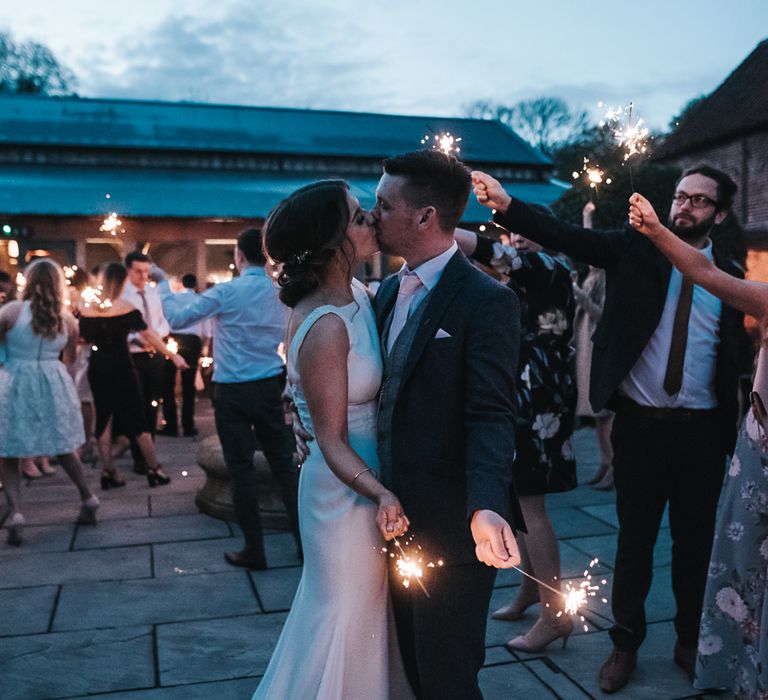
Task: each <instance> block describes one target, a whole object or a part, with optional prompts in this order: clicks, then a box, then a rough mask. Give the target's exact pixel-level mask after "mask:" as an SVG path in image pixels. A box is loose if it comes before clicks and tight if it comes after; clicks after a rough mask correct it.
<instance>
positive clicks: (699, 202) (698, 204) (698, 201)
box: [672, 192, 717, 209]
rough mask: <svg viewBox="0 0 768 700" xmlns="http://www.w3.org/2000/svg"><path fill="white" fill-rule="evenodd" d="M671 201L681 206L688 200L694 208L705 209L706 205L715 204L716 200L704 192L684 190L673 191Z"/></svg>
mask: <svg viewBox="0 0 768 700" xmlns="http://www.w3.org/2000/svg"><path fill="white" fill-rule="evenodd" d="M672 201H673V202H674V203H675V204H677V206H678V207H682V206H683V204H685V203H686V202H687V201H690V203H691V206H692V207H693V208H694V209H706V208H707V207H708V206H710V205H711V206H714V207H716V206H717V202H716V201H715V200H714V199H710V198H709V197H707V195H705V194H685V192H675V194H673V195H672Z"/></svg>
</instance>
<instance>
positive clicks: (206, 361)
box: [200, 356, 213, 369]
mask: <svg viewBox="0 0 768 700" xmlns="http://www.w3.org/2000/svg"><path fill="white" fill-rule="evenodd" d="M212 364H213V358H212V357H207V356H205V357H201V358H200V366H201V367H202V368H203V369H206V368H207V367H210V366H211V365H212Z"/></svg>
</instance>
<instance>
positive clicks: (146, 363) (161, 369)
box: [131, 352, 168, 467]
mask: <svg viewBox="0 0 768 700" xmlns="http://www.w3.org/2000/svg"><path fill="white" fill-rule="evenodd" d="M131 358H132V359H133V365H134V367H136V374H137V375H138V377H139V383H140V384H141V393H142V396H143V397H144V418H145V421H146V424H147V430H148V431H149V433H150V434H151V435H152V437H153V438H154V437H155V432H156V431H157V408H158V406H159V405H160V401H161V400H162V396H163V379H164V376H165V364H166V362H168V361H167V360H166V359H165V357H163V356H162V355H160V354H159V353H153V352H136V353H133V354H132V355H131ZM131 455H132V456H133V464H134V466H137V467H145V466H146V462H145V460H144V455H142V453H141V450H140V449H139V444H138V443H137V442H136V438H133V437H132V438H131Z"/></svg>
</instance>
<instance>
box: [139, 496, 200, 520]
mask: <svg viewBox="0 0 768 700" xmlns="http://www.w3.org/2000/svg"><path fill="white" fill-rule="evenodd" d="M149 501H150V510H151V513H152V517H153V518H157V517H164V516H168V515H197V514H198V513H199V512H200V511H199V510H198V508H197V506H196V505H195V494H194V493H191V492H186V493H170V494H158V495H154V494H153V495H151V496H150V497H149Z"/></svg>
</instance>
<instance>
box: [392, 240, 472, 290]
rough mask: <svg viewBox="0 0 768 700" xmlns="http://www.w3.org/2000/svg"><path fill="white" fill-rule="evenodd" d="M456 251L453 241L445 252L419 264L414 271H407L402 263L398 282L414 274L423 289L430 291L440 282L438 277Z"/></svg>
mask: <svg viewBox="0 0 768 700" xmlns="http://www.w3.org/2000/svg"><path fill="white" fill-rule="evenodd" d="M458 249H459V247H458V245H456V241H454V242H453V243H452V244H451V245H450V247H449V248H448V249H447V250H445V251H443V252H442V253H440V255H436V256H435V257H434V258H430V259H429V260H427V261H426V262H423V263H421V265H419V266H418V267H417V268H416V269H415V270H410V269H408V265H407V264H405V263H403V266H402V267H401V268H400V271H399V272H398V273H397V279H398V281H400V280H402V279H403V277H405V276H406V275H408V274H415V275H416V276H417V277H418V278H419V279H420V280H421V283H422V284H423V285H424V287H426V289H427V290H429V291H431V290H432V288H433V287H434V286H435V285H436V284H437V283H438V282H439V281H440V275H442V274H443V270H444V269H445V266H446V265H447V264H448V261H449V260H450V259H451V258H452V257H453V255H454V253H456V251H457V250H458Z"/></svg>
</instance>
